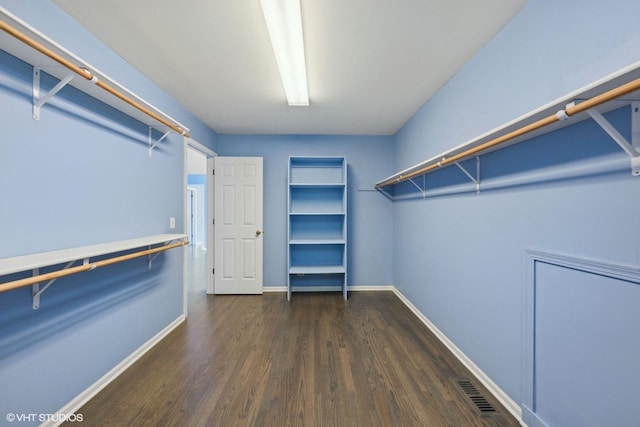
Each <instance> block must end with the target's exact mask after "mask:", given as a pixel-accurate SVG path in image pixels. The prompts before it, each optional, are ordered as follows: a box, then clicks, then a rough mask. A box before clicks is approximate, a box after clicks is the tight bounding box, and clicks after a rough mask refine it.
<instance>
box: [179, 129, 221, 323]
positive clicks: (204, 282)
mask: <svg viewBox="0 0 640 427" xmlns="http://www.w3.org/2000/svg"><path fill="white" fill-rule="evenodd" d="M215 156H216V153H215V152H214V151H212V150H210V149H209V148H207V147H205V146H204V145H202V144H200V143H198V142H197V141H194V140H193V139H191V138H185V139H184V159H185V161H184V186H183V189H184V190H183V193H184V212H183V213H184V219H185V220H184V234H186V235H187V236H188V239H189V246H188V247H187V248H186V250H185V256H184V275H183V283H184V286H183V299H184V306H183V311H184V314H185V315H187V313H188V311H189V299H190V297H191V299H195V297H198V296H205V295H206V294H207V293H212V289H213V277H212V276H213V275H212V271H213V251H214V245H213V233H214V230H213V220H212V218H213V213H214V211H213V208H214V200H213V197H212V196H213V176H212V175H213V167H214V162H213V158H214V157H215ZM210 273H211V274H210ZM210 282H211V283H210Z"/></svg>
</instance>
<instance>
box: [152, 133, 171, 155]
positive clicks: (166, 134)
mask: <svg viewBox="0 0 640 427" xmlns="http://www.w3.org/2000/svg"><path fill="white" fill-rule="evenodd" d="M171 132H172V130H168V131H167V132H165V134H164V135H162V136H161V137H160V138H159V139H158V140H157V141H155V142H153V137H152V133H153V128H152V127H151V126H149V157H151V153H152V152H153V149H154V148H156V146H157V145H158V144H160V142H162V140H163V139H165V138H166V137H167V136H168V135H169V134H170V133H171Z"/></svg>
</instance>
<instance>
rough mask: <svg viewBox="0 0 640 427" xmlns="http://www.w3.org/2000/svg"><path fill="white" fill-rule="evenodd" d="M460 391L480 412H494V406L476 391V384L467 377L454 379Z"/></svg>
mask: <svg viewBox="0 0 640 427" xmlns="http://www.w3.org/2000/svg"><path fill="white" fill-rule="evenodd" d="M456 382H457V383H458V385H459V386H460V388H461V389H462V391H464V393H465V394H466V395H467V396H468V397H469V399H471V401H472V402H473V404H474V405H475V406H476V408H478V410H480V412H482V413H491V412H496V408H494V407H493V405H492V404H491V403H489V401H487V399H485V397H484V396H483V395H482V393H480V392H479V391H478V389H477V388H476V386H474V385H473V383H472V382H471V381H470V380H468V379H466V378H465V379H459V380H456Z"/></svg>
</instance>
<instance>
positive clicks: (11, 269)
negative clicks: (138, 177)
mask: <svg viewBox="0 0 640 427" xmlns="http://www.w3.org/2000/svg"><path fill="white" fill-rule="evenodd" d="M172 242H173V243H172ZM188 243H189V241H188V240H187V235H186V234H159V235H155V236H148V237H141V238H138V239H130V240H121V241H117V242H110V243H102V244H98V245H91V246H83V247H78V248H70V249H62V250H57V251H50V252H41V253H36V254H30V255H21V256H17V257H12V258H3V259H0V277H1V276H6V275H9V274H13V273H19V272H23V271H31V272H32V276H31V277H26V278H23V279H17V280H12V281H9V282H5V283H0V293H1V292H6V291H10V290H13V289H17V288H21V287H25V286H32V287H33V309H34V310H37V309H38V308H39V306H40V295H41V294H42V293H43V292H44V291H45V290H46V289H47V288H48V287H49V286H51V285H52V284H53V282H54V281H55V280H57V279H59V278H61V277H65V276H70V275H72V274H77V273H81V272H84V271H90V270H94V269H96V268H99V267H105V266H107V265H111V264H116V263H119V262H123V261H128V260H130V259H134V258H140V257H143V256H148V257H149V258H148V264H149V268H151V263H152V261H153V259H154V258H155V257H156V256H157V254H159V253H160V252H163V251H166V250H169V249H173V248H177V247H180V246H184V245H186V244H188ZM159 244H162V246H157V247H152V246H153V245H159ZM143 247H147V248H148V249H145V250H141V251H138V252H134V253H130V254H126V255H120V256H115V257H111V258H107V259H102V260H100V261H93V262H91V261H90V260H91V258H95V257H98V256H102V255H108V254H114V253H118V252H123V251H128V250H132V249H138V248H143ZM78 261H82V265H78V266H76V267H72V265H73V264H74V263H76V262H78ZM65 263H66V266H64V267H62V268H60V269H57V270H55V271H52V272H48V273H44V274H40V268H41V267H49V266H54V265H62V264H65ZM42 282H48V283H46V284H45V285H44V286H43V287H42V288H40V284H41V283H42Z"/></svg>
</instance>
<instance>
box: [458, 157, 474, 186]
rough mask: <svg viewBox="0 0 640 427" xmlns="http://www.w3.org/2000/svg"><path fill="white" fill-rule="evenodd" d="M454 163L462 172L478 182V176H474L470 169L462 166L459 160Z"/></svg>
mask: <svg viewBox="0 0 640 427" xmlns="http://www.w3.org/2000/svg"><path fill="white" fill-rule="evenodd" d="M454 164H455V165H456V166H457V167H458V169H460V170H461V171H462V172H464V174H465V175H467V177H468V178H469V179H470V180H471V181H473V183H474V184H478V180H477V179H476V178H474V177H473V176H472V175H471V174H470V173H469V171H467V170H466V169H465V168H464V166H462V165H461V164H460V163H458V162H454Z"/></svg>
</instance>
